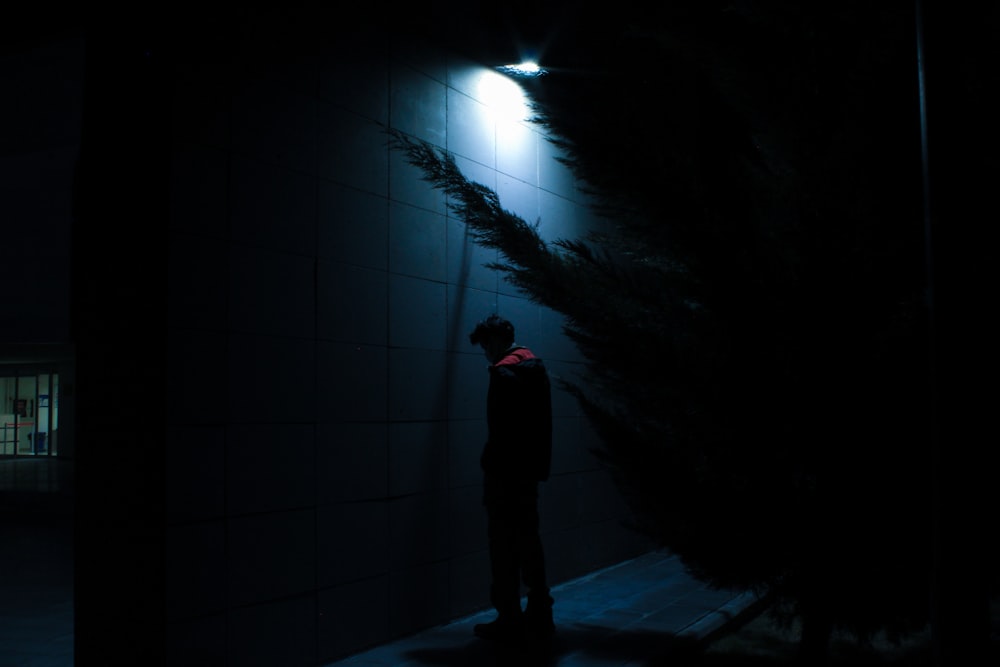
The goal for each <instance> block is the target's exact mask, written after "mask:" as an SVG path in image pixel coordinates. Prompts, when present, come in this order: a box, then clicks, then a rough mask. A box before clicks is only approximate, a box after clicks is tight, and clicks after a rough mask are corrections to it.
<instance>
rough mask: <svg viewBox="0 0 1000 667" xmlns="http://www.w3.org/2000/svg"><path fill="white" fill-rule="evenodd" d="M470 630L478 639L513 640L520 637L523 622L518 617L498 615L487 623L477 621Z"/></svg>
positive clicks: (522, 630)
mask: <svg viewBox="0 0 1000 667" xmlns="http://www.w3.org/2000/svg"><path fill="white" fill-rule="evenodd" d="M472 631H473V632H474V633H475V634H476V636H477V637H479V638H480V639H489V640H491V641H501V642H504V641H515V640H518V639H520V638H521V636H522V634H523V632H524V623H523V622H522V620H521V619H520V618H517V619H514V618H507V617H503V616H501V617H498V618H497V619H496V620H495V621H490V622H489V623H478V624H477V625H476V626H475V627H473V628H472Z"/></svg>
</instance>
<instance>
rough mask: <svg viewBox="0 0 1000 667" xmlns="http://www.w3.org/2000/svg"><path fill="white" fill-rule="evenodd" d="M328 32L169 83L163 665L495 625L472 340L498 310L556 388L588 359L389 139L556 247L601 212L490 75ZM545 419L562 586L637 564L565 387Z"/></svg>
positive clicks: (634, 546)
mask: <svg viewBox="0 0 1000 667" xmlns="http://www.w3.org/2000/svg"><path fill="white" fill-rule="evenodd" d="M244 28H246V26H244ZM246 29H247V30H248V32H253V31H256V34H258V35H260V34H266V26H261V25H256V26H252V29H251V28H246ZM335 32H336V31H333V33H331V34H330V35H327V36H326V37H324V38H322V39H320V40H318V42H310V43H295V44H291V45H289V44H285V45H284V46H286V47H287V46H292V47H294V48H291V49H290V50H289V49H276V50H275V52H274V56H273V57H271V56H269V55H268V54H267V53H263V54H261V53H260V52H257V51H253V52H251V49H250V48H249V47H245V50H239V49H237V50H235V57H231V58H225V59H219V60H211V59H208V60H207V61H206V62H205V63H204V64H203V66H202V67H198V68H192V70H191V71H190V72H189V73H188V74H187V75H185V76H184V77H183V78H182V79H181V80H180V82H179V84H178V86H177V89H176V93H175V95H176V97H175V101H174V109H175V112H174V136H175V139H174V167H173V181H172V193H171V220H172V223H171V232H170V239H171V254H170V316H169V322H170V325H169V326H170V330H169V336H170V352H169V354H170V360H169V364H168V368H169V369H170V370H169V375H170V382H169V387H168V392H167V394H168V396H170V397H171V398H170V400H171V403H170V405H169V406H168V408H169V441H168V444H167V457H168V461H167V466H168V469H167V478H168V491H167V495H168V498H167V500H168V504H167V521H168V525H167V540H166V542H167V564H166V566H167V580H166V600H167V620H168V640H167V641H168V648H169V657H170V659H171V660H170V661H171V662H172V663H173V664H184V665H187V664H201V663H200V662H199V661H206V662H208V663H210V664H222V662H221V661H222V660H223V659H228V660H230V661H231V662H229V663H227V664H274V665H279V664H280V665H283V666H287V665H314V664H322V663H324V662H327V661H331V660H334V659H336V658H339V657H343V656H344V655H347V654H349V653H351V652H355V651H358V650H361V649H363V648H365V647H368V646H371V645H373V644H377V643H379V642H384V641H387V640H390V639H392V638H395V637H399V636H403V635H406V634H409V633H412V632H414V631H417V630H419V629H422V628H426V627H429V626H432V625H436V624H439V623H443V622H446V621H448V620H449V619H452V618H455V617H458V616H461V615H464V614H467V613H470V612H472V611H476V610H479V609H483V608H485V607H487V606H488V597H487V590H488V562H487V554H486V535H485V517H484V515H483V512H482V508H481V506H480V504H479V496H480V476H479V468H478V455H479V448H480V446H481V443H482V441H483V438H484V435H485V422H484V414H485V405H484V401H485V393H486V383H487V374H486V371H485V360H484V359H483V357H482V353H481V351H480V350H479V349H478V347H473V346H471V345H469V343H468V338H467V333H468V331H469V330H470V329H471V328H472V326H474V324H475V322H476V321H477V320H479V319H481V318H482V317H484V316H485V315H487V314H489V313H490V312H492V311H498V312H499V313H501V314H502V315H504V316H506V317H508V318H510V319H511V320H512V321H513V322H514V323H515V325H516V327H517V329H518V341H519V342H521V343H523V344H527V345H529V346H530V347H532V348H533V349H534V350H535V351H536V352H537V353H538V354H539V355H540V356H542V357H543V358H545V359H546V361H547V362H548V365H549V368H550V370H551V372H552V373H553V374H554V375H564V376H570V375H571V374H572V373H573V372H574V369H576V368H578V365H579V363H580V358H579V356H578V354H577V353H576V351H575V350H574V349H573V347H572V345H571V344H570V343H569V341H568V340H567V339H566V338H565V337H564V336H563V335H562V334H561V332H560V323H561V320H560V317H559V316H558V314H556V313H553V312H551V311H548V310H546V309H544V308H541V307H539V306H537V305H535V304H533V303H531V302H530V301H529V300H528V299H526V298H525V297H524V295H522V294H518V293H516V291H515V290H513V289H512V288H511V287H510V286H509V285H507V284H505V283H504V282H502V281H501V280H500V279H498V275H497V274H496V273H494V272H491V271H489V270H488V269H485V268H484V267H483V264H484V262H487V261H490V260H493V259H495V253H493V252H491V251H487V250H484V249H483V248H480V247H477V246H475V245H474V244H472V243H471V241H470V240H469V238H468V235H467V232H466V230H465V228H464V225H463V223H462V222H461V221H460V220H457V219H454V218H451V217H449V216H448V215H447V212H446V207H445V202H444V199H443V197H442V195H440V193H438V192H437V191H434V190H432V189H431V188H430V187H429V186H428V185H427V184H426V183H424V182H423V181H421V180H420V178H419V176H420V173H419V171H417V170H416V169H415V168H414V167H412V166H410V165H408V164H407V163H406V162H405V161H404V160H403V159H402V157H401V155H399V154H397V153H394V152H392V151H390V150H389V148H388V147H387V141H386V135H385V134H384V133H383V127H384V126H385V125H386V124H388V125H389V126H391V127H394V128H398V129H400V130H403V131H405V132H407V133H409V134H412V135H414V136H416V137H419V138H421V139H426V140H428V141H431V142H433V143H435V144H437V145H439V146H442V147H446V148H448V149H449V150H451V151H453V152H454V153H455V154H456V155H457V157H458V161H459V164H460V166H461V167H462V169H463V170H464V171H465V173H466V174H468V175H469V176H470V177H471V178H473V179H474V180H477V181H480V182H482V183H484V184H486V185H488V186H490V187H492V188H495V189H496V190H497V192H498V193H499V195H500V197H501V201H502V202H503V204H504V206H505V207H506V208H508V209H511V210H514V211H515V212H516V213H518V214H520V215H521V216H522V217H524V218H525V219H526V220H529V221H532V222H533V221H534V220H535V219H537V218H539V217H541V220H542V228H541V229H542V233H543V234H544V235H545V237H546V238H549V239H551V238H556V237H560V236H577V235H579V234H580V233H582V231H583V229H584V227H585V225H586V224H587V221H588V220H589V219H590V214H589V212H588V210H587V209H586V208H585V206H584V205H583V203H582V202H581V201H578V195H577V193H576V192H575V189H574V187H575V185H574V182H573V180H572V178H571V177H570V174H569V173H567V172H566V170H565V169H564V168H563V167H561V166H560V165H559V164H558V163H557V162H556V161H555V159H554V157H555V154H554V149H553V147H552V146H551V145H550V144H549V143H548V142H547V141H546V139H545V138H544V137H543V136H541V135H540V134H539V133H538V130H537V128H532V127H530V126H526V125H519V124H508V125H500V126H497V125H496V124H493V125H486V124H484V123H485V109H484V107H483V105H482V104H481V103H480V102H479V101H478V100H477V99H476V90H475V87H474V82H475V80H476V74H477V72H480V71H482V70H481V66H480V65H478V64H476V63H474V62H471V61H468V60H465V59H464V58H462V57H459V56H457V55H456V54H454V53H447V52H445V51H439V50H437V49H434V48H429V47H427V45H419V44H418V43H416V42H411V41H409V40H406V39H401V38H400V37H399V35H398V34H397V35H396V36H395V37H390V35H389V33H388V32H383V31H380V30H378V29H375V30H370V31H367V32H364V31H359V30H357V29H354V30H352V31H351V34H350V35H337V34H335ZM237 41H239V40H237ZM246 43H248V44H251V43H253V44H258V43H259V42H258V43H254V42H251V41H250V40H246ZM591 222H592V221H591ZM554 409H555V444H554V460H553V476H552V479H551V480H550V481H549V482H548V483H546V484H544V485H543V487H542V490H541V500H540V509H541V514H542V530H543V533H544V535H543V539H544V543H545V547H546V549H547V554H548V565H549V571H550V576H551V580H552V583H553V584H555V583H558V582H560V581H564V580H566V579H569V578H572V577H575V576H579V575H581V574H584V573H585V572H587V571H589V570H592V569H595V568H597V567H601V566H604V565H608V564H611V563H614V562H618V561H620V560H623V559H625V558H628V557H631V556H633V555H635V554H637V553H639V552H641V551H642V550H644V549H645V548H646V544H645V542H644V541H643V540H641V539H639V538H637V537H636V536H635V535H633V534H632V533H631V532H629V531H628V530H626V529H624V528H622V527H621V525H620V519H621V518H622V517H623V516H624V511H623V509H622V503H621V500H620V499H619V497H618V495H617V493H616V491H615V489H614V488H613V487H612V484H611V482H610V480H609V479H608V477H607V476H606V474H605V473H604V472H603V471H601V470H599V469H598V468H597V466H596V462H595V461H594V460H593V458H592V457H591V456H590V454H589V453H588V452H587V449H588V448H589V447H591V446H593V445H594V436H593V434H592V433H591V431H590V429H589V427H588V425H587V424H586V422H585V421H584V420H583V419H582V417H581V415H580V412H579V410H578V408H577V406H576V405H575V403H574V401H573V400H572V399H571V398H570V397H569V396H568V395H566V394H564V393H562V392H558V391H557V393H556V394H555V396H554ZM557 604H558V601H557ZM213 660H217V661H218V662H212V661H213Z"/></svg>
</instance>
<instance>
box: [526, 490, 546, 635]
mask: <svg viewBox="0 0 1000 667" xmlns="http://www.w3.org/2000/svg"><path fill="white" fill-rule="evenodd" d="M525 500H527V499H525ZM530 500H531V502H530V503H528V502H525V503H523V504H521V505H520V508H519V509H520V512H519V515H520V518H519V520H518V522H517V526H518V557H519V562H520V568H521V576H522V579H523V581H524V585H525V586H526V587H527V589H528V604H527V606H526V608H525V612H524V620H525V624H526V626H527V628H528V630H529V631H532V632H534V633H535V634H538V635H543V636H544V635H548V634H551V633H552V632H553V631H554V629H555V624H554V623H553V621H552V603H553V599H552V596H551V595H550V594H549V586H548V581H547V579H546V574H545V553H544V550H543V548H542V538H541V535H540V531H539V521H538V505H537V498H531V499H530Z"/></svg>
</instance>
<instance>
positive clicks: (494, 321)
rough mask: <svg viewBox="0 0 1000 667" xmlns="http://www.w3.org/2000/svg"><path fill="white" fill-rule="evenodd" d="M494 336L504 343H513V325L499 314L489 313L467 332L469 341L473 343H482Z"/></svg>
mask: <svg viewBox="0 0 1000 667" xmlns="http://www.w3.org/2000/svg"><path fill="white" fill-rule="evenodd" d="M494 336H496V337H497V338H499V339H500V340H501V341H503V342H504V343H513V342H514V325H513V324H511V323H510V322H508V321H507V320H505V319H504V318H502V317H500V316H499V315H496V314H493V315H490V316H489V317H487V318H486V319H485V320H483V321H482V322H480V323H479V324H477V325H476V328H475V329H473V330H472V331H471V332H470V333H469V342H470V343H472V344H473V345H477V344H478V345H482V344H484V343H485V342H486V341H487V340H489V339H490V338H492V337H494Z"/></svg>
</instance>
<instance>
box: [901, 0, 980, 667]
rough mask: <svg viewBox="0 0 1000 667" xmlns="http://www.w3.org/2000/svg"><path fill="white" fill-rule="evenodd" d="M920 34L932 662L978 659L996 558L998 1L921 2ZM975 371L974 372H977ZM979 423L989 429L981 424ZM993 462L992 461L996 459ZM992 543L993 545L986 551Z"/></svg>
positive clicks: (946, 663) (977, 661) (958, 662)
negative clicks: (989, 250) (931, 434)
mask: <svg viewBox="0 0 1000 667" xmlns="http://www.w3.org/2000/svg"><path fill="white" fill-rule="evenodd" d="M917 8H918V14H919V18H920V19H922V21H921V22H920V23H918V30H921V31H922V38H923V52H922V56H923V65H924V72H925V86H924V91H923V93H924V99H925V101H926V125H925V128H926V149H927V151H926V162H925V165H926V168H927V177H926V184H927V192H928V195H929V196H928V198H927V199H928V210H929V216H928V217H929V222H930V224H929V229H930V234H929V237H928V247H929V250H930V252H929V266H930V267H931V269H932V270H931V272H930V274H931V276H932V284H931V287H932V290H931V295H932V299H931V303H932V310H931V315H932V322H933V330H934V332H935V333H934V336H933V340H932V361H933V373H934V379H935V382H934V384H935V399H936V400H935V405H936V417H937V418H936V424H937V433H936V436H937V437H936V442H935V447H934V454H933V456H932V460H931V465H932V472H933V474H934V476H935V488H934V516H933V540H932V543H933V549H934V552H933V555H934V571H933V577H932V582H931V584H932V586H931V588H932V596H931V624H932V638H933V645H934V651H935V664H936V665H941V666H942V667H945V666H951V665H967V664H983V663H982V661H989V658H988V657H987V656H988V655H990V650H991V647H990V595H991V591H992V590H995V588H994V587H995V585H996V581H997V580H996V571H997V563H996V560H995V557H994V555H995V553H996V551H995V550H994V549H995V547H993V546H992V545H993V543H994V542H995V540H996V529H995V520H993V519H992V518H991V517H993V515H994V514H995V510H996V507H995V502H994V501H993V500H992V498H991V496H992V493H991V491H990V489H991V488H992V485H993V484H995V480H994V479H993V478H992V475H991V474H990V469H991V465H990V460H991V458H992V456H991V455H990V456H988V454H987V452H989V450H990V449H992V448H991V447H989V446H988V445H987V444H986V440H984V433H987V432H988V431H989V430H993V428H992V425H989V424H986V423H985V417H987V416H988V415H991V414H992V413H993V412H994V410H993V408H992V407H991V406H989V405H988V404H987V402H986V399H987V396H988V393H989V392H988V391H986V390H984V388H983V384H982V380H985V379H986V378H991V377H994V375H993V373H991V372H990V370H991V367H988V366H987V362H986V360H987V359H988V358H991V357H992V356H993V354H994V353H993V352H992V351H991V350H990V349H989V346H993V345H995V344H996V343H995V339H994V338H992V337H990V336H989V335H988V333H987V332H988V331H989V330H990V328H991V326H992V325H990V324H989V322H990V320H991V319H992V314H991V313H990V312H989V311H990V310H991V309H992V303H993V302H994V301H995V298H994V296H993V295H992V294H990V293H989V292H988V291H987V289H986V287H987V286H988V285H989V284H990V283H991V282H992V281H993V280H994V279H993V278H992V277H990V276H987V275H986V271H985V269H986V268H987V267H988V266H990V264H991V262H987V261H985V259H986V258H985V248H986V243H985V238H986V236H985V235H986V234H987V233H988V230H989V229H990V228H992V227H993V226H994V225H993V224H992V222H990V221H991V220H995V219H996V218H997V214H996V202H995V199H996V182H997V177H998V170H997V165H998V160H997V157H996V155H997V154H996V150H997V141H996V138H997V129H996V124H997V118H998V112H1000V109H998V108H997V105H996V103H995V102H994V101H993V100H994V99H995V95H996V92H995V91H996V90H997V84H998V83H1000V82H998V79H997V58H996V55H995V51H996V35H997V32H996V25H997V21H998V20H1000V15H998V11H997V8H996V5H995V4H994V3H985V4H983V5H982V6H981V7H980V6H977V8H976V9H973V8H971V7H968V6H963V7H962V8H959V7H958V6H957V5H954V4H953V3H947V2H941V1H924V2H919V1H918V3H917ZM977 378H978V379H977ZM984 429H985V430H984ZM994 469H995V468H994ZM991 552H992V554H994V555H991Z"/></svg>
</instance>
